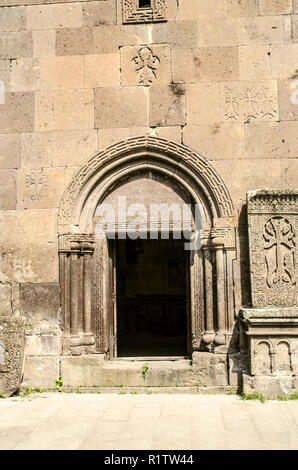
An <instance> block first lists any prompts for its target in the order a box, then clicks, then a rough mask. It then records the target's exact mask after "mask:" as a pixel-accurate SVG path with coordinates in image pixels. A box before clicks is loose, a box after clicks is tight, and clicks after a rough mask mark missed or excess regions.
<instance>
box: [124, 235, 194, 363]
mask: <svg viewBox="0 0 298 470" xmlns="http://www.w3.org/2000/svg"><path fill="white" fill-rule="evenodd" d="M187 256H189V252H187V251H185V250H184V241H183V240H173V239H170V240H140V239H137V240H130V239H126V240H117V242H116V265H117V355H118V357H138V356H141V357H142V356H186V355H187V285H188V282H187V279H186V275H187V270H186V263H187Z"/></svg>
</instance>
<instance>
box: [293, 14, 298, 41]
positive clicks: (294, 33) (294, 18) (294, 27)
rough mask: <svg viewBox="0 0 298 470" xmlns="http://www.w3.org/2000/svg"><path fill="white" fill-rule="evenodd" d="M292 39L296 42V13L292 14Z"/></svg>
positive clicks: (297, 33) (297, 18) (297, 30)
mask: <svg viewBox="0 0 298 470" xmlns="http://www.w3.org/2000/svg"><path fill="white" fill-rule="evenodd" d="M292 25H293V41H294V42H298V15H293V16H292Z"/></svg>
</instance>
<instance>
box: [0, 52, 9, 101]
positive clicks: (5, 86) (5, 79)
mask: <svg viewBox="0 0 298 470" xmlns="http://www.w3.org/2000/svg"><path fill="white" fill-rule="evenodd" d="M0 80H1V83H0V86H1V94H2V93H3V92H5V93H7V92H9V91H10V61H9V60H8V59H4V60H0ZM1 101H2V102H3V97H2V99H1Z"/></svg>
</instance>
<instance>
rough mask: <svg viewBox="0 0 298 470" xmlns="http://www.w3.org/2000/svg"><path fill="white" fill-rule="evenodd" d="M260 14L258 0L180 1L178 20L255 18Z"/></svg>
mask: <svg viewBox="0 0 298 470" xmlns="http://www.w3.org/2000/svg"><path fill="white" fill-rule="evenodd" d="M257 14H258V0H246V1H245V2H239V0H226V1H222V0H215V1H214V2H212V3H210V2H206V1H205V0H196V2H193V1H192V0H181V1H179V9H178V16H177V19H178V20H194V19H201V18H216V17H229V16H231V17H234V16H236V17H237V16H254V15H257Z"/></svg>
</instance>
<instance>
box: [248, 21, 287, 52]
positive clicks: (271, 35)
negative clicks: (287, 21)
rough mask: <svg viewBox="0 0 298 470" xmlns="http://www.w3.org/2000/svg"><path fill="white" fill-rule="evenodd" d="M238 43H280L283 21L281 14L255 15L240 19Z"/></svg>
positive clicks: (282, 33) (282, 40)
mask: <svg viewBox="0 0 298 470" xmlns="http://www.w3.org/2000/svg"><path fill="white" fill-rule="evenodd" d="M240 25H241V28H240V36H239V39H240V44H241V45H250V44H282V43H283V42H284V23H283V17H282V16H263V17H262V16H256V17H248V18H241V19H240Z"/></svg>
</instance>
